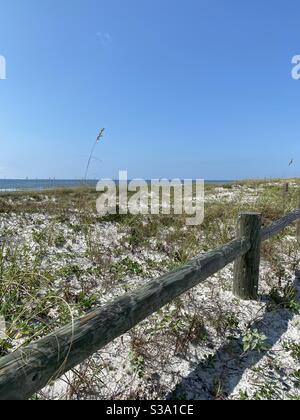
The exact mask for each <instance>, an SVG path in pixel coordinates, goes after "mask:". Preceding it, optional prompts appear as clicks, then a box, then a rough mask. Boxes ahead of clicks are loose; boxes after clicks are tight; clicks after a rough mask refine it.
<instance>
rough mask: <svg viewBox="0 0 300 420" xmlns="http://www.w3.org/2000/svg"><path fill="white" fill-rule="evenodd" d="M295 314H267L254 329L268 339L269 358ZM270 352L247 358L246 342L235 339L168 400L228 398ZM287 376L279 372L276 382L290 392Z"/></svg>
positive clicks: (266, 372)
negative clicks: (244, 345)
mask: <svg viewBox="0 0 300 420" xmlns="http://www.w3.org/2000/svg"><path fill="white" fill-rule="evenodd" d="M299 280H300V279H299V278H298V276H297V277H296V279H295V281H294V286H295V287H296V288H297V290H298V294H299V292H300V284H299ZM261 300H263V301H265V300H269V297H266V296H261ZM294 315H295V314H294V313H293V312H291V311H289V310H286V309H279V310H276V311H272V312H266V313H265V315H264V316H263V318H260V320H259V321H258V322H256V323H254V324H253V326H252V328H253V329H257V330H258V331H259V333H260V334H264V335H265V336H266V337H267V344H268V346H269V348H270V350H269V351H268V357H269V358H270V359H272V358H275V357H276V352H274V351H273V350H272V347H273V346H274V345H275V344H276V343H277V342H278V341H279V340H280V339H281V337H282V335H283V334H284V333H285V332H286V331H287V329H288V325H289V322H290V321H291V319H293V317H294ZM265 354H266V352H258V351H251V352H248V353H247V354H246V355H245V354H244V350H243V344H242V338H241V337H240V338H239V339H234V340H232V341H230V342H229V343H226V344H224V345H223V346H222V347H220V348H219V350H218V351H217V352H216V353H215V355H214V357H212V358H211V359H210V363H205V364H204V363H203V362H202V363H201V362H199V364H196V363H195V364H194V365H192V368H193V371H192V372H191V373H190V375H189V376H187V377H185V378H182V380H181V382H180V383H179V384H178V385H177V386H176V387H175V389H174V390H172V391H171V392H170V393H169V394H168V395H167V396H166V398H167V399H168V400H177V399H190V400H207V399H216V398H218V388H219V392H220V394H219V397H221V398H227V397H228V396H229V395H230V394H231V393H232V392H233V391H234V389H235V387H236V386H237V385H238V384H239V383H240V381H241V379H242V377H243V375H244V373H245V371H246V370H247V369H251V368H254V367H255V365H256V364H257V363H258V362H260V361H261V359H262V358H263V357H264V356H265ZM285 375H286V373H284V371H283V370H282V371H280V369H279V370H278V371H277V372H276V380H277V381H278V380H279V381H280V382H281V386H282V387H283V388H285V389H286V390H289V386H288V385H287V384H286V383H285V381H284V378H285ZM274 377H275V376H274V371H272V368H270V369H265V370H264V379H265V380H266V379H267V378H269V379H272V378H273V379H274Z"/></svg>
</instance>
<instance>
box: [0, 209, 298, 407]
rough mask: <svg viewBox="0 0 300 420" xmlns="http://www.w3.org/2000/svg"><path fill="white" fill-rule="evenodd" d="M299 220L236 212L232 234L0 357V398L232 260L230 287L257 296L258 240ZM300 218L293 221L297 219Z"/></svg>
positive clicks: (80, 355)
mask: <svg viewBox="0 0 300 420" xmlns="http://www.w3.org/2000/svg"><path fill="white" fill-rule="evenodd" d="M296 220H300V210H295V211H294V212H292V213H290V214H288V215H287V216H285V217H283V218H282V219H280V220H278V221H277V222H275V223H273V224H272V225H270V226H268V227H267V228H264V229H262V230H261V228H260V225H261V216H260V215H259V214H255V213H245V214H242V215H240V218H239V224H238V225H239V228H238V238H237V239H236V240H234V241H232V242H230V243H228V244H226V245H224V246H222V247H220V248H218V249H216V250H214V251H211V252H208V253H206V254H205V255H202V256H199V257H198V258H195V259H194V260H192V261H191V262H189V263H188V264H186V265H185V266H183V267H181V268H179V269H177V270H175V271H173V272H171V273H169V274H166V275H164V276H162V277H160V278H158V279H155V280H152V281H150V282H149V283H147V284H146V285H145V286H143V287H140V288H138V289H137V290H136V291H134V292H131V293H129V294H125V295H124V296H122V297H120V298H118V299H116V300H115V301H113V302H111V303H108V304H107V305H105V306H103V307H101V308H98V309H96V310H94V311H92V312H90V313H88V314H87V315H86V316H84V317H83V318H81V319H78V320H76V321H75V322H74V323H71V324H69V325H67V326H65V327H63V328H60V329H59V330H57V331H56V332H55V333H53V334H50V335H48V336H46V337H44V338H42V339H40V340H38V341H36V342H34V343H32V344H30V345H29V346H27V347H24V348H20V349H19V350H17V351H15V352H14V353H12V354H10V355H8V356H5V357H2V358H1V359H0V400H23V399H27V398H30V397H31V396H32V395H33V394H35V393H36V392H38V391H40V390H41V389H42V388H43V387H44V386H45V385H47V384H48V383H49V382H50V381H51V380H54V379H56V378H58V377H60V376H61V375H63V374H64V373H66V372H67V371H69V370H70V369H72V368H73V367H75V366H77V365H78V364H79V363H82V362H83V361H84V360H85V359H87V358H88V357H89V356H91V355H92V354H94V353H95V352H96V351H98V350H100V349H101V348H103V347H104V346H105V345H106V344H108V343H109V342H111V341H112V340H114V339H115V338H117V337H119V336H121V335H123V334H124V333H126V332H127V331H129V330H130V329H131V328H133V327H134V326H135V325H137V324H138V323H139V322H141V321H142V320H144V319H145V318H147V317H148V316H150V315H151V314H153V313H154V312H156V311H157V310H159V309H160V308H162V307H163V306H165V305H166V304H167V303H169V302H171V301H172V300H173V299H175V298H176V297H178V296H180V295H181V294H183V293H184V292H186V291H188V290H189V289H191V288H193V287H194V286H196V285H199V284H200V283H201V282H203V281H205V280H206V279H207V278H208V277H210V276H212V275H213V274H215V273H217V272H218V271H220V270H221V269H223V268H224V267H225V266H227V265H228V264H230V263H232V262H234V261H235V269H234V288H233V290H234V293H235V294H236V295H237V296H238V297H241V298H249V299H253V298H255V297H256V296H257V285H258V275H259V255H260V243H261V241H264V240H267V239H269V238H270V237H272V236H274V235H276V234H278V233H279V232H280V231H282V230H283V229H284V228H285V227H287V226H288V225H290V224H291V223H292V222H295V221H296ZM299 223H300V222H298V225H299Z"/></svg>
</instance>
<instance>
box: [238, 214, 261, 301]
mask: <svg viewBox="0 0 300 420" xmlns="http://www.w3.org/2000/svg"><path fill="white" fill-rule="evenodd" d="M261 225H262V216H261V214H259V213H241V214H240V216H239V219H238V229H237V235H238V237H245V238H246V239H249V240H250V242H251V248H250V250H249V251H248V252H247V253H246V254H245V255H244V256H243V257H240V258H238V259H236V261H235V264H234V281H233V293H234V295H235V296H237V297H238V298H240V299H245V300H254V299H257V292H258V280H259V265H260V245H261Z"/></svg>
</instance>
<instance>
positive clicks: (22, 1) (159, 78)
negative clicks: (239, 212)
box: [0, 0, 300, 179]
mask: <svg viewBox="0 0 300 420" xmlns="http://www.w3.org/2000/svg"><path fill="white" fill-rule="evenodd" d="M299 17H300V3H299V1H298V0H289V1H288V2H287V1H286V0H285V1H284V0H265V1H261V0H252V1H240V0H176V1H175V0H126V1H125V0H63V1H61V0H39V1H38V0H0V55H3V56H4V57H5V59H6V63H7V79H6V80H0V145H1V154H0V178H1V177H2V178H3V177H7V178H9V177H13V178H14V177H27V176H28V177H33V178H35V177H37V178H49V177H56V178H81V177H83V175H84V169H85V165H86V161H87V159H88V155H89V152H90V149H91V146H92V143H93V140H94V138H95V137H96V135H97V132H98V130H99V129H100V128H101V127H105V128H106V135H105V138H104V140H103V142H102V143H101V144H99V146H98V147H97V149H96V152H95V159H94V160H93V162H92V165H91V168H90V172H89V177H91V178H100V177H101V178H102V177H113V178H115V177H116V176H117V174H118V170H119V169H127V170H128V171H129V177H130V178H133V177H142V178H147V179H150V178H160V177H167V178H173V177H180V178H205V179H236V178H256V177H273V176H278V177H282V176H296V175H297V176H299V170H300V141H299V137H300V118H299V115H300V100H299V99H300V80H298V81H295V80H293V79H292V77H291V70H292V67H293V66H292V64H291V60H292V57H293V56H294V55H296V54H300V37H299V35H300V32H299ZM291 158H294V161H295V163H294V165H293V166H292V167H288V163H289V161H290V160H291Z"/></svg>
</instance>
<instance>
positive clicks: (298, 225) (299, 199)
mask: <svg viewBox="0 0 300 420" xmlns="http://www.w3.org/2000/svg"><path fill="white" fill-rule="evenodd" d="M297 207H298V210H300V193H299V197H298V206H297ZM296 235H297V241H298V242H300V220H298V222H297V233H296Z"/></svg>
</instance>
